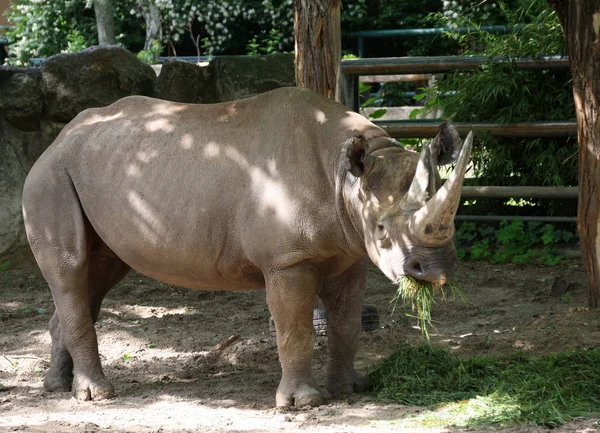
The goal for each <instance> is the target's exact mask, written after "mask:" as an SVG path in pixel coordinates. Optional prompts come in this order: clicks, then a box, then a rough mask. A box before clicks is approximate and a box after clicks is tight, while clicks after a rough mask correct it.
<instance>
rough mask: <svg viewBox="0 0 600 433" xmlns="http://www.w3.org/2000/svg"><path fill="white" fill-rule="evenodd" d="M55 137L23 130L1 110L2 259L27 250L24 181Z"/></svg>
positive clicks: (0, 245)
mask: <svg viewBox="0 0 600 433" xmlns="http://www.w3.org/2000/svg"><path fill="white" fill-rule="evenodd" d="M53 139H54V137H53V136H48V135H46V134H45V133H44V132H42V131H32V132H26V131H22V130H21V129H19V128H17V127H15V126H14V125H13V124H12V123H11V122H9V121H8V120H7V119H6V118H5V117H4V114H2V113H0V197H1V200H0V260H4V259H6V258H14V256H15V255H17V256H18V257H21V256H22V255H23V253H24V252H25V251H28V247H27V242H26V239H25V228H24V226H23V215H22V214H21V193H22V190H23V183H24V182H25V177H26V176H27V173H28V172H29V169H30V168H31V166H32V165H33V163H34V162H35V160H36V159H37V158H38V157H39V155H40V154H41V152H42V151H43V150H44V149H45V148H46V147H47V146H48V145H49V144H50V142H51V141H52V140H53Z"/></svg>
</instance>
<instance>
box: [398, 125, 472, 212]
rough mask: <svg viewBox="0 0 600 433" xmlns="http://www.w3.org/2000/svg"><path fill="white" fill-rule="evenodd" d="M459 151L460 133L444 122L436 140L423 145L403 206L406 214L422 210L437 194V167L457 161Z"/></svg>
mask: <svg viewBox="0 0 600 433" xmlns="http://www.w3.org/2000/svg"><path fill="white" fill-rule="evenodd" d="M458 149H460V136H459V135H458V131H457V130H456V128H455V127H454V125H452V124H451V123H449V122H448V121H444V122H443V123H442V124H441V125H440V127H439V132H438V134H437V135H436V136H435V138H434V139H433V140H432V141H431V142H429V143H427V144H425V145H423V149H422V150H421V157H420V158H419V162H418V163H417V170H416V172H415V177H414V178H413V181H412V183H411V185H410V188H409V189H408V193H407V194H406V195H405V196H404V199H403V203H402V204H401V207H402V209H403V210H404V211H405V212H410V211H414V210H417V209H420V208H421V207H423V206H424V205H425V203H426V202H427V200H429V198H430V197H432V196H433V195H434V194H435V179H436V170H435V166H436V165H443V164H448V163H450V162H453V161H455V160H456V156H457V154H458Z"/></svg>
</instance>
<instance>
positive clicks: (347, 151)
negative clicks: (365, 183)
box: [343, 135, 368, 177]
mask: <svg viewBox="0 0 600 433" xmlns="http://www.w3.org/2000/svg"><path fill="white" fill-rule="evenodd" d="M367 148H368V146H367V142H366V140H365V137H364V136H362V135H357V136H355V137H350V138H349V139H347V140H346V141H345V142H344V147H343V149H344V151H343V155H344V156H343V157H344V166H345V167H346V169H347V170H348V171H349V172H350V173H352V174H353V175H354V176H356V177H360V176H362V175H363V173H364V172H365V156H366V155H367Z"/></svg>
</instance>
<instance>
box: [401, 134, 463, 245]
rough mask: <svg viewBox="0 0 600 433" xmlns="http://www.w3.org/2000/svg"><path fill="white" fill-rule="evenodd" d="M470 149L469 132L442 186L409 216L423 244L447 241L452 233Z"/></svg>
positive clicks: (412, 226) (412, 227) (412, 228)
mask: <svg viewBox="0 0 600 433" xmlns="http://www.w3.org/2000/svg"><path fill="white" fill-rule="evenodd" d="M472 147H473V132H469V135H468V136H467V139H466V140H465V143H464V144H463V146H462V149H461V151H460V155H459V157H458V161H457V163H456V167H455V169H454V171H453V172H452V174H451V175H450V177H449V178H448V180H447V181H446V183H444V185H443V186H442V187H441V188H440V189H439V190H438V191H437V192H436V193H435V195H434V196H433V197H432V198H431V199H430V200H429V201H428V202H427V203H426V204H425V206H423V207H422V208H421V209H419V210H418V211H417V212H416V213H415V214H414V215H413V216H412V217H411V220H410V223H409V224H410V226H411V230H412V231H413V233H415V234H416V236H417V237H418V238H419V239H420V240H421V241H422V242H423V243H424V244H439V243H443V242H447V241H448V240H449V239H451V238H452V236H453V234H454V217H455V215H456V211H457V209H458V205H459V203H460V195H461V189H462V185H463V181H464V178H465V172H466V170H467V165H468V164H469V157H470V155H471V149H472Z"/></svg>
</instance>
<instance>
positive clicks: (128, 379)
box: [0, 259, 600, 433]
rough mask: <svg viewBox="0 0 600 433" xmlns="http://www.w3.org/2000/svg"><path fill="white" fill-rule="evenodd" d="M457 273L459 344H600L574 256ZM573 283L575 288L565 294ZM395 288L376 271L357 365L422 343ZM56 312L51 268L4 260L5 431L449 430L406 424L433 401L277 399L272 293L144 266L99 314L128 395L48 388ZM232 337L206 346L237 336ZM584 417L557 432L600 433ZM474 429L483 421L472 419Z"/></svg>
mask: <svg viewBox="0 0 600 433" xmlns="http://www.w3.org/2000/svg"><path fill="white" fill-rule="evenodd" d="M457 281H458V284H459V286H460V287H461V288H462V290H463V292H464V294H465V295H466V297H467V298H468V301H469V303H468V304H464V303H461V302H460V301H459V300H452V299H449V300H448V302H447V303H446V304H443V303H441V302H438V303H437V304H436V307H435V309H434V311H433V318H434V320H435V321H436V327H437V330H436V331H433V335H432V342H433V344H435V345H437V346H443V347H449V348H451V350H453V351H455V352H457V353H462V354H495V353H505V352H509V351H515V350H517V351H528V352H531V353H534V354H545V353H550V352H556V351H562V350H565V349H569V348H585V347H600V311H598V310H594V311H588V309H587V308H584V307H583V306H585V305H586V299H585V290H584V287H583V270H582V266H581V264H580V263H579V261H577V260H575V259H572V260H568V261H565V262H564V263H562V264H560V265H559V266H556V267H540V266H533V265H510V264H509V265H492V264H489V263H482V262H468V263H463V264H461V268H460V270H459V272H458V275H457ZM567 289H568V293H566V294H565V293H564V292H565V290H567ZM393 293H394V287H393V285H392V284H391V283H390V282H389V281H387V280H386V279H385V277H383V276H382V275H381V274H380V273H379V271H378V270H376V269H371V270H370V273H369V281H368V290H367V298H366V300H365V303H367V304H372V305H375V306H376V307H377V308H378V310H379V313H380V322H381V323H380V328H379V329H378V330H376V331H374V332H362V333H361V346H360V352H359V354H358V359H357V366H358V369H359V370H360V371H362V372H366V371H367V370H368V369H369V366H371V365H372V364H374V363H376V362H377V361H378V360H379V359H381V358H383V357H385V356H386V355H388V354H389V353H390V352H391V351H392V350H393V349H394V348H395V347H397V345H398V344H400V343H401V342H410V343H414V344H418V343H420V342H422V340H421V335H420V331H419V330H418V329H415V326H414V325H416V323H415V322H414V320H413V319H407V318H406V316H405V311H404V308H403V306H402V305H398V306H397V307H396V310H395V312H394V313H393V314H392V310H393V306H392V305H391V304H390V300H391V299H392V297H393ZM53 310H54V306H53V303H52V298H51V296H50V294H49V292H48V290H47V287H46V284H45V282H44V280H43V279H41V278H40V277H39V276H37V275H35V274H33V273H32V272H31V271H30V270H25V269H20V268H15V267H14V266H9V267H8V270H3V271H0V388H1V389H0V431H1V432H5V431H26V432H55V431H56V432H59V431H60V432H148V433H149V432H169V433H171V432H255V433H261V432H278V431H284V430H285V431H286V432H310V431H317V430H318V431H319V432H324V433H329V432H339V433H341V432H374V431H377V432H388V431H389V432H391V431H394V432H398V431H414V432H436V433H437V432H451V431H458V430H459V429H457V428H453V427H424V426H419V425H415V426H412V427H410V426H406V425H405V424H403V420H406V418H407V417H409V416H411V415H414V414H415V413H420V412H424V411H426V410H427V409H424V408H418V407H407V406H402V405H396V404H383V403H377V402H375V400H374V399H373V397H372V396H370V395H368V394H365V395H353V396H350V397H347V398H344V399H338V400H333V401H329V402H328V404H326V405H324V406H321V407H317V408H305V409H301V410H281V409H275V408H274V407H273V406H274V395H275V389H276V387H277V384H278V381H279V376H280V367H279V363H278V360H277V353H276V345H275V341H274V340H273V339H272V338H271V336H270V335H269V328H268V322H269V312H268V310H267V307H266V303H265V295H264V292H263V291H250V292H198V291H191V290H185V289H179V288H175V287H172V286H168V285H166V284H162V283H159V282H156V281H153V280H150V279H147V278H145V277H142V276H140V275H138V274H135V273H133V272H132V273H130V274H129V275H128V276H127V277H126V279H125V280H124V281H123V282H122V283H121V284H119V285H118V287H116V288H115V289H113V291H112V292H111V293H110V294H109V295H108V297H107V299H106V300H105V303H104V309H103V312H102V314H101V316H100V320H99V322H98V325H97V329H98V336H99V341H100V352H101V357H102V361H103V365H104V370H105V373H106V374H107V376H108V378H109V379H110V380H111V381H112V382H113V384H114V385H115V388H116V391H117V394H118V396H117V397H116V398H114V399H112V400H109V401H102V402H79V401H76V400H74V399H73V398H71V396H70V394H64V393H63V394H60V393H59V394H49V393H46V392H44V390H43V387H42V380H43V374H44V371H45V370H46V368H47V367H48V361H49V356H50V337H49V334H48V332H47V322H48V320H49V319H50V316H51V314H52V312H53ZM236 334H239V335H240V338H239V339H237V340H236V341H235V342H234V343H233V344H232V345H231V346H229V347H228V348H227V349H225V350H223V351H222V352H220V353H219V354H218V355H217V356H213V355H214V352H212V353H211V352H210V351H211V349H212V348H214V347H215V346H216V345H218V344H219V343H221V342H223V341H225V340H227V339H228V338H229V337H230V336H232V335H236ZM326 355H327V340H326V338H324V337H319V338H318V339H317V342H316V344H315V356H314V364H313V369H314V373H315V376H316V378H317V380H318V381H319V382H320V383H323V382H324V375H325V362H326V359H327V356H326ZM599 422H600V420H598V419H595V420H590V419H576V420H574V421H572V422H571V423H569V424H567V425H565V426H562V427H560V428H558V429H556V430H554V431H556V432H592V431H599V430H600V424H599ZM472 431H473V430H472ZM476 431H486V432H488V431H489V432H502V433H513V432H527V433H534V432H535V433H538V432H546V431H548V429H544V428H541V427H524V426H513V427H504V428H502V427H498V426H496V427H481V428H477V429H476Z"/></svg>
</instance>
